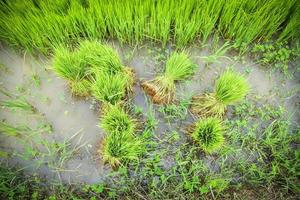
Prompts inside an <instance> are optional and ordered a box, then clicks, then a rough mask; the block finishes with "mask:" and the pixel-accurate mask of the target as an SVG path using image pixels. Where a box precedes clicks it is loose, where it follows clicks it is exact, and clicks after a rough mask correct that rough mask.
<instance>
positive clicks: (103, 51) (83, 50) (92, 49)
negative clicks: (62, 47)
mask: <svg viewBox="0 0 300 200" xmlns="http://www.w3.org/2000/svg"><path fill="white" fill-rule="evenodd" d="M78 54H79V55H80V56H79V57H82V58H83V59H84V62H86V65H87V66H88V65H89V66H91V68H92V70H96V71H97V70H101V71H103V72H105V73H107V74H112V75H114V74H116V73H119V72H122V71H124V67H123V66H122V64H121V61H120V58H119V56H118V54H117V53H116V52H115V51H114V50H113V49H112V48H111V47H110V46H108V45H103V44H100V43H99V42H97V41H83V42H81V43H80V46H79V50H78Z"/></svg>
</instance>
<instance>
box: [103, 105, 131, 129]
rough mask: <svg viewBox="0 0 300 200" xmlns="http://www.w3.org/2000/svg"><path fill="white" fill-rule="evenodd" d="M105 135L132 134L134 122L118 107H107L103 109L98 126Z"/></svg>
mask: <svg viewBox="0 0 300 200" xmlns="http://www.w3.org/2000/svg"><path fill="white" fill-rule="evenodd" d="M100 126H101V127H102V128H103V129H104V130H105V131H106V132H107V133H111V132H118V133H121V132H127V133H128V134H134V131H135V127H136V124H135V120H133V119H132V118H131V117H130V116H129V115H128V114H127V113H126V112H125V111H124V110H123V109H122V108H121V107H120V106H115V105H114V106H112V105H109V106H107V107H106V108H105V110H104V112H103V115H102V117H101V125H100Z"/></svg>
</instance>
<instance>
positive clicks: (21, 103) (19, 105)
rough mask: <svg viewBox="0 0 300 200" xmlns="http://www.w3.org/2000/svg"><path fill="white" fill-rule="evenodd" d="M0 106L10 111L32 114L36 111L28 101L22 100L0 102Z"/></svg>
mask: <svg viewBox="0 0 300 200" xmlns="http://www.w3.org/2000/svg"><path fill="white" fill-rule="evenodd" d="M0 106H3V107H5V108H10V109H20V110H24V111H28V112H32V113H34V112H35V111H36V108H35V107H34V106H32V105H31V104H30V103H28V101H26V99H24V98H18V99H9V100H0Z"/></svg>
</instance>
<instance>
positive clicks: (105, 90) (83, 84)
mask: <svg viewBox="0 0 300 200" xmlns="http://www.w3.org/2000/svg"><path fill="white" fill-rule="evenodd" d="M53 65H54V67H53V69H54V71H55V72H56V73H57V74H58V75H59V76H60V77H62V78H65V79H67V80H68V82H69V86H70V88H71V92H72V94H75V95H78V96H88V95H89V94H90V93H92V94H93V95H94V96H95V97H96V98H97V99H98V100H100V101H102V102H110V103H113V104H115V103H116V102H117V101H119V100H121V99H122V98H123V97H124V95H125V92H126V91H128V90H130V88H131V85H132V84H133V76H134V74H133V72H132V71H131V70H130V69H129V68H128V67H124V66H122V64H121V61H120V59H119V57H118V55H117V53H116V52H115V51H114V50H113V49H112V48H111V47H109V46H107V45H103V44H100V43H98V42H96V41H82V42H80V44H79V47H78V48H77V49H75V50H73V51H71V50H69V49H67V48H64V47H58V48H56V51H55V56H54V62H53ZM108 83H111V84H108Z"/></svg>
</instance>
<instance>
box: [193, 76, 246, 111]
mask: <svg viewBox="0 0 300 200" xmlns="http://www.w3.org/2000/svg"><path fill="white" fill-rule="evenodd" d="M249 89H250V87H249V84H248V83H247V81H246V79H245V78H244V77H243V76H242V75H240V74H238V73H235V72H233V71H231V70H227V71H225V72H224V73H223V74H222V75H221V76H220V77H219V79H217V81H216V84H215V91H214V92H213V93H211V94H205V95H200V96H194V97H193V99H192V105H191V111H192V112H193V113H194V114H197V115H200V116H217V117H222V116H223V115H224V113H225V111H226V107H227V106H228V105H231V104H234V103H236V102H238V101H240V100H242V99H243V98H244V97H245V96H246V95H247V93H248V91H249Z"/></svg>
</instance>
